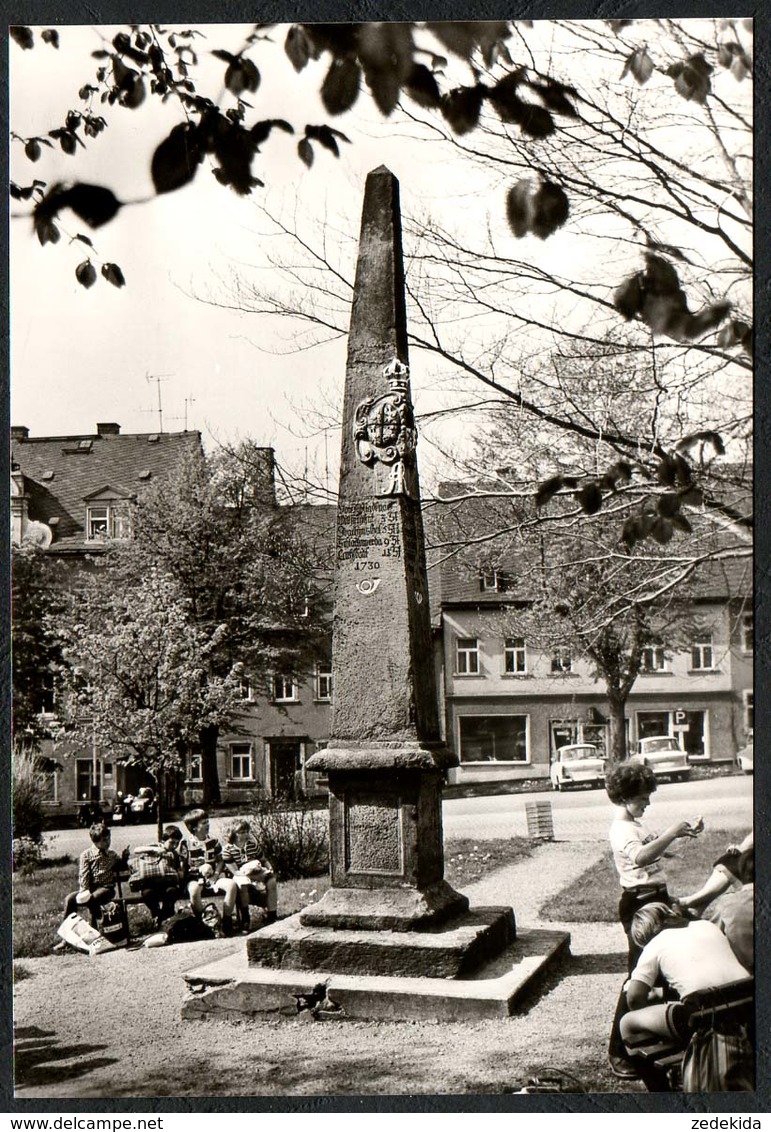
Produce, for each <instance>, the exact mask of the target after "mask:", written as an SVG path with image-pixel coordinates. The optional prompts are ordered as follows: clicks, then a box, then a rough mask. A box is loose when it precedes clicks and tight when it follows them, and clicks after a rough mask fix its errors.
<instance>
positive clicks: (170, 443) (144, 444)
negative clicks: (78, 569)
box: [11, 432, 202, 550]
mask: <svg viewBox="0 0 771 1132" xmlns="http://www.w3.org/2000/svg"><path fill="white" fill-rule="evenodd" d="M201 451H202V449H201V434H200V433H199V432H162V433H133V434H125V435H122V434H120V433H114V432H109V433H104V434H100V433H84V434H81V435H78V436H46V437H29V436H27V437H23V438H20V437H18V436H14V437H13V439H12V442H11V467H12V469H16V468H18V469H19V470H20V471H21V472H22V474H23V476H24V490H25V494H26V495H27V496H28V499H29V518H30V519H34V520H37V521H38V522H42V523H46V524H49V523H50V520H51V519H52V518H55V519H58V522H57V523H55V524H54V527H53V529H54V532H55V533H54V541H53V546H52V549H54V550H56V549H61V550H80V549H93V548H94V544H93V543H87V542H86V537H85V535H86V531H85V523H86V504H87V501H88V500H89V499H93V498H95V497H101V498H105V497H109V496H112V497H113V498H118V499H120V498H131V497H133V496H137V495H139V494H141V492H142V490H143V488H145V487H147V486H148V485H149V484H151V483H152V482H153V480H154V479H157V478H158V477H160V476H165V475H167V474H168V473H169V472H170V471H171V470H172V469H173V468H174V466H175V465H176V464H177V462H178V461H179V460H180V459H181V458H182V456H183V454H184V453H186V452H201Z"/></svg>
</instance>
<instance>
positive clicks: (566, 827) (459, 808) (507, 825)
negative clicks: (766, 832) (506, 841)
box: [443, 775, 752, 841]
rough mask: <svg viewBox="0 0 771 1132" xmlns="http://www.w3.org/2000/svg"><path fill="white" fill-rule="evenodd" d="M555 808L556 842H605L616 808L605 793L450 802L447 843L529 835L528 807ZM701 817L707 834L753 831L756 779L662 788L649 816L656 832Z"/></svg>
mask: <svg viewBox="0 0 771 1132" xmlns="http://www.w3.org/2000/svg"><path fill="white" fill-rule="evenodd" d="M539 801H540V802H545V801H548V802H551V806H552V816H553V822H554V836H555V838H556V839H557V840H558V841H604V840H605V839H606V837H607V835H608V826H609V825H610V821H611V813H612V811H611V806H610V803H609V802H608V799H607V796H606V794H605V791H604V790H602V789H593V790H587V789H579V790H575V791H570V792H565V791H563V792H561V793H553V792H552V791H551V790H544V791H539V792H538V793H535V794H506V795H499V796H496V797H484V798H453V799H446V800H445V802H444V806H443V811H444V834H445V837H474V838H477V839H479V840H484V839H489V838H493V837H512V836H513V835H515V834H519V835H522V836H524V835H526V834H527V819H526V812H525V806H526V804H527V803H528V802H539ZM698 815H701V816H702V817H703V818H704V824H705V826H706V828H707V829H725V830H731V831H733V830H736V831H739V830H742V831H744V832H746V831H747V830H748V829H749V828H750V827H751V826H752V778H750V777H748V776H746V775H731V776H729V777H726V778H709V779H701V780H699V781H694V782H666V783H662V784H661V785H660V786H659V787H658V789H657V790H656V792H655V794H654V795H653V797H652V798H651V805H650V809H649V810H648V811H647V813H646V815H645V821H646V823H647V824H648V825H649V826H650V827H651V828H652V829H662V828H664V827H665V826H667V825H671V823H672V822H674V821H677V820H679V819H681V818H693V817H697V816H698Z"/></svg>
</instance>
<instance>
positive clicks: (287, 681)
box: [273, 675, 297, 704]
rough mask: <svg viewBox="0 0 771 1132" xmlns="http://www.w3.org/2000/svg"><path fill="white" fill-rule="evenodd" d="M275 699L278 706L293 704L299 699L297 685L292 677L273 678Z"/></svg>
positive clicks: (279, 676) (277, 676) (280, 676)
mask: <svg viewBox="0 0 771 1132" xmlns="http://www.w3.org/2000/svg"><path fill="white" fill-rule="evenodd" d="M273 699H274V700H275V701H276V703H277V704H286V703H292V702H294V701H295V700H296V699H297V685H296V684H295V682H294V680H293V679H292V677H291V676H284V675H276V676H274V677H273Z"/></svg>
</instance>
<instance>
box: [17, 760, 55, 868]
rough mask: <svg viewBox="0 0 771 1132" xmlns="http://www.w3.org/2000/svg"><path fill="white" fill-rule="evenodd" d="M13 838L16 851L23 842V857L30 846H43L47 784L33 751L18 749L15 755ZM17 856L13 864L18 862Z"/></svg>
mask: <svg viewBox="0 0 771 1132" xmlns="http://www.w3.org/2000/svg"><path fill="white" fill-rule="evenodd" d="M12 789H13V838H14V849H15V847H16V842H17V841H18V842H20V843H22V844H20V847H19V848H20V850H21V853H22V856H25V854H26V856H27V859H28V860H29V855H30V852H31V846H32V845H37V846H42V844H43V814H44V809H43V801H44V799H45V796H46V790H47V781H46V776H45V773H44V772H43V770H42V769H41V767H40V762H39V759H38V757H37V755H35V754H34V753H33V752H32V751H28V750H25V749H23V748H18V747H17V748H15V749H14V752H13V786H12ZM16 860H17V858H16V856H15V855H14V863H16Z"/></svg>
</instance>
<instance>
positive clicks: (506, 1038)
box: [15, 842, 641, 1100]
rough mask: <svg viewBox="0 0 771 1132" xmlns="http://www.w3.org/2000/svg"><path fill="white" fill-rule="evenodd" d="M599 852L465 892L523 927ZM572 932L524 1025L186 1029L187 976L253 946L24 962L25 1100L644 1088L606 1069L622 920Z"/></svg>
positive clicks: (20, 1024) (519, 1018) (303, 1019)
mask: <svg viewBox="0 0 771 1132" xmlns="http://www.w3.org/2000/svg"><path fill="white" fill-rule="evenodd" d="M601 852H602V846H600V845H598V844H596V843H591V844H582V843H575V842H570V843H568V842H556V843H545V844H543V845H541V846H539V847H538V849H537V850H536V852H535V854H534V856H533V857H531V858H530V859H529V860H527V861H523V862H521V863H519V864H517V865H514V866H511V867H509V868H506V869H501V870H499V871H497V872H496V873H494V874H493V875H492V876H490V877H489V878H486V879H484V880H481V881H479V882H478V883H477V884H474V885H470V886H467V887H466V889H465V891H466V893H467V895H468V896H469V897H470V898H471V901H472V904H473V905H483V904H511V905H512V907H513V908H514V911H515V915H516V917H517V922H518V923H519V924H520V925H521V926H522V927H536V926H539V923H540V922H539V921H538V919H537V911H538V908H539V907H540V905H541V903H542V902H543V901H544V900H545V899H546V898H547V897H548V896H549V895H551V894H553V893H554V892H556V891H558V890H559V889H560V888H562V887H563V886H564V885H565V884H566V883H569V882H570V881H571V880H573V879H576V878H577V877H578V876H579V875H580V874H581V873H582V872H583V871H584V869H585V868H587V867H588V866H589V865H590V864H591V863H592V861H594V860H595V859H596V858H597V857H598V856H599V855H600V853H601ZM543 926H548V927H550V928H556V927H564V928H565V929H566V930H568V931H570V932H571V936H572V943H571V953H572V958H570V959H568V960H566V961H565V963H564V965H563V966H561V967H560V969H559V970H557V971H555V972H553V973H552V974H550V975H549V976H548V978H547V980H546V981H545V983H544V985H543V986H542V987H540V988H539V990H538V991H537V992H535V993H534V994H533V995H532V996H531V997H530V999H529V1000H528V1001H527V1003H525V1004H524V1005H523V1007H522V1010H521V1012H520V1013H519V1014H517V1015H515V1016H513V1017H511V1018H507V1019H503V1020H500V1021H493V1022H490V1021H486V1022H479V1023H442V1024H439V1023H432V1022H387V1023H386V1022H383V1023H374V1022H353V1021H344V1020H343V1021H326V1022H314V1021H313V1020H312V1019H311V1018H310V1016H309V1015H307V1014H305V1015H296V1014H294V1013H293V1009H294V1008H293V1006H292V1005H291V1004H288V1007H287V1015H286V1016H285V1017H266V1018H258V1019H248V1020H244V1021H243V1022H228V1021H210V1022H203V1023H195V1022H182V1021H181V1019H180V1016H179V1015H180V1005H181V1002H182V996H183V993H184V983H183V978H182V975H183V973H184V972H185V971H187V970H191V969H193V968H196V967H199V966H201V965H202V964H203V963H206V962H209V961H211V960H214V959H217V958H219V957H221V956H224V955H226V954H228V953H229V952H230V951H232V950H233V948H234V946H236V947H239V946H243V941H236V942H235V943H234V941H233V940H217V941H213V942H210V943H198V944H186V945H177V946H175V947H167V948H158V949H151V950H145V949H139V950H136V951H117V952H113V953H109V954H106V955H102V956H99V957H97V958H94V959H89V958H88V957H86V956H81V955H76V954H73V955H61V956H52V957H51V958H45V959H35V960H24V961H23V966H24V967H25V968H26V969H27V970H28V971H29V973H30V976H31V977H30V978H27V979H25V980H23V981H22V982H20V983H19V984H18V985H17V987H16V999H15V1015H16V1017H15V1023H16V1031H17V1054H16V1060H17V1081H18V1088H17V1097H18V1099H19V1100H24V1099H33V1098H43V1097H48V1098H95V1097H103V1098H111V1097H112V1098H119V1097H183V1096H184V1097H223V1096H284V1095H292V1096H313V1095H324V1096H335V1095H340V1096H342V1095H348V1096H352V1095H360V1094H370V1095H389V1094H392V1095H404V1094H437V1093H438V1094H442V1093H457V1094H475V1093H488V1094H495V1093H502V1092H504V1091H505V1090H510V1089H511V1088H513V1087H517V1088H518V1087H519V1085H520V1084H522V1083H524V1081H525V1080H526V1078H527V1077H528V1076H531V1075H534V1074H538V1073H540V1072H543V1070H544V1069H546V1068H557V1069H565V1070H569V1071H570V1072H571V1073H573V1074H574V1075H575V1076H577V1077H578V1078H579V1079H580V1080H581V1081H582V1082H583V1083H584V1085H585V1086H586V1087H587V1088H589V1089H590V1091H592V1092H600V1093H602V1092H625V1093H633V1092H639V1091H640V1088H641V1087H640V1086H638V1085H636V1084H631V1085H629V1084H627V1083H626V1082H618V1081H616V1079H615V1078H613V1077H612V1076H611V1075H610V1073H609V1072H608V1070H607V1063H606V1047H607V1034H608V1028H609V1025H610V1019H611V1017H612V1013H613V1008H614V1006H615V1001H616V997H617V995H618V989H619V986H620V983H621V981H622V979H623V976H624V973H625V969H626V966H625V965H626V947H625V940H624V936H623V932H622V930H621V928H620V926H619V925H617V924H613V925H609V924H577V925H575V924H564V925H562V924H560V925H557V924H554V923H551V922H550V923H549V924H544V925H543Z"/></svg>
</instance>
